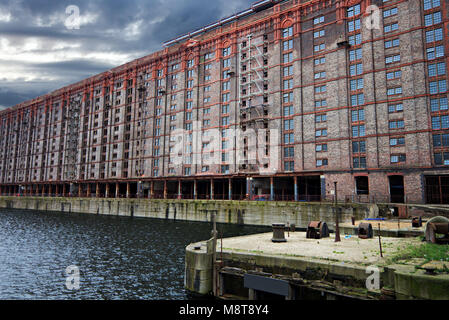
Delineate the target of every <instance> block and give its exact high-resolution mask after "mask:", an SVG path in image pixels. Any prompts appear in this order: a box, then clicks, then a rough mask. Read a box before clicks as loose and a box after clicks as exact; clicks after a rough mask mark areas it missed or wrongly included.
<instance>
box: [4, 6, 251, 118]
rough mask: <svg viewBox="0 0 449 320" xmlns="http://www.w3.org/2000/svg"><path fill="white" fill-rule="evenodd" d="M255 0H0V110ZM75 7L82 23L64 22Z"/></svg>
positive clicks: (141, 53)
mask: <svg viewBox="0 0 449 320" xmlns="http://www.w3.org/2000/svg"><path fill="white" fill-rule="evenodd" d="M253 2H254V0H215V1H209V0H182V1H181V0H129V1H123V0H120V1H119V0H79V1H75V0H68V1H65V0H63V1H61V0H53V1H49V0H22V1H20V0H3V1H2V2H0V109H2V108H6V107H10V106H13V105H15V104H17V103H20V102H23V101H26V100H29V99H32V98H35V97H37V96H39V95H42V94H45V93H48V92H51V91H53V90H56V89H58V88H61V87H63V86H66V85H68V84H70V83H74V82H77V81H80V80H82V79H85V78H87V77H90V76H92V75H95V74H98V73H101V72H103V71H105V70H109V69H111V68H113V67H116V66H118V65H121V64H124V63H126V62H129V61H131V60H133V59H136V58H139V57H143V56H145V55H147V54H150V53H151V52H154V51H157V50H160V49H161V48H162V43H163V42H164V41H168V40H170V39H172V38H175V37H176V36H178V35H182V34H185V33H187V32H190V31H193V30H194V29H196V28H199V27H202V26H204V25H207V24H210V23H212V22H214V21H216V20H218V19H220V18H223V17H226V16H229V15H231V14H233V13H235V12H238V11H241V10H244V9H246V8H248V7H250V5H251V3H253ZM71 5H75V6H77V7H78V8H79V12H80V28H79V29H70V28H67V22H68V21H70V20H68V19H70V17H71V12H69V13H66V9H67V7H69V6H71Z"/></svg>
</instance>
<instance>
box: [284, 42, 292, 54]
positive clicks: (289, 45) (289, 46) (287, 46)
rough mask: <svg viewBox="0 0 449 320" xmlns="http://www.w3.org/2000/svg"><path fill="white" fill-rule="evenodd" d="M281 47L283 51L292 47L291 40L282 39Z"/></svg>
mask: <svg viewBox="0 0 449 320" xmlns="http://www.w3.org/2000/svg"><path fill="white" fill-rule="evenodd" d="M283 49H284V51H288V50H291V49H293V40H287V41H284V46H283Z"/></svg>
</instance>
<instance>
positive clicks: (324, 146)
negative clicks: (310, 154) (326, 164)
mask: <svg viewBox="0 0 449 320" xmlns="http://www.w3.org/2000/svg"><path fill="white" fill-rule="evenodd" d="M315 151H316V152H327V143H324V144H317V145H316V147H315Z"/></svg>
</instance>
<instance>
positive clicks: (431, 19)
mask: <svg viewBox="0 0 449 320" xmlns="http://www.w3.org/2000/svg"><path fill="white" fill-rule="evenodd" d="M438 23H441V12H440V11H438V12H434V13H431V14H426V15H425V16H424V26H426V27H429V26H432V25H434V24H438Z"/></svg>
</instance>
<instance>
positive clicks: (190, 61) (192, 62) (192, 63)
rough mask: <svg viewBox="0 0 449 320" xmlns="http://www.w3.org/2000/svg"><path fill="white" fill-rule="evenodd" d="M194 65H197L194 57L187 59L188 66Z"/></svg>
mask: <svg viewBox="0 0 449 320" xmlns="http://www.w3.org/2000/svg"><path fill="white" fill-rule="evenodd" d="M194 65H195V60H194V59H191V60H189V61H187V68H193V66H194Z"/></svg>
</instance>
